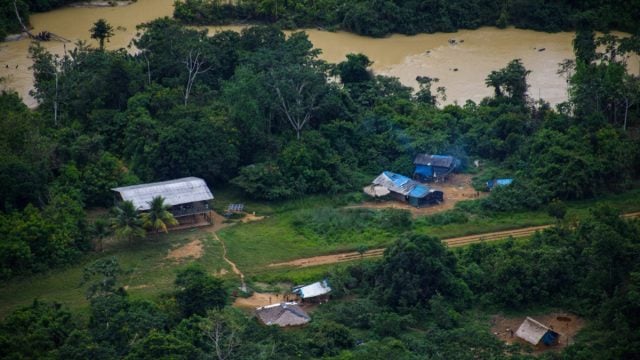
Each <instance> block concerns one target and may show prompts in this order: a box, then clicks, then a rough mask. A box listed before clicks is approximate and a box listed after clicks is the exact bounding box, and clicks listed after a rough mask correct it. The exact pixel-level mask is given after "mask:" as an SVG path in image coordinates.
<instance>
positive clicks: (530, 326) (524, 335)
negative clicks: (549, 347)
mask: <svg viewBox="0 0 640 360" xmlns="http://www.w3.org/2000/svg"><path fill="white" fill-rule="evenodd" d="M547 331H553V330H551V329H549V328H548V327H546V326H544V325H542V324H541V323H540V322H538V321H536V320H534V319H532V318H530V317H528V316H527V318H526V319H525V320H524V321H523V322H522V324H521V325H520V327H519V328H518V331H516V336H517V337H519V338H521V339H523V340H525V341H527V342H529V343H531V344H533V345H538V343H539V342H540V340H541V339H542V337H543V336H544V335H545V334H546V333H547Z"/></svg>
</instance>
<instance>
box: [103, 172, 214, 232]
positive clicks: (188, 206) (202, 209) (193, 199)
mask: <svg viewBox="0 0 640 360" xmlns="http://www.w3.org/2000/svg"><path fill="white" fill-rule="evenodd" d="M111 190H113V191H115V192H116V194H117V195H116V196H117V200H119V201H131V202H132V203H133V205H134V206H135V208H136V209H137V210H138V211H139V212H144V211H147V210H149V204H150V203H151V200H153V198H155V197H158V196H161V197H162V198H163V199H164V203H165V204H167V205H170V206H171V208H170V209H169V211H170V212H171V213H172V214H173V216H174V217H175V218H176V220H178V222H179V224H180V225H188V224H197V223H199V222H201V221H202V220H205V221H206V222H208V223H211V222H212V221H213V220H212V217H211V209H210V206H209V202H210V201H211V200H213V194H211V190H209V187H208V186H207V184H206V183H205V181H204V180H202V179H200V178H197V177H186V178H182V179H175V180H169V181H162V182H155V183H148V184H139V185H132V186H124V187H117V188H113V189H111Z"/></svg>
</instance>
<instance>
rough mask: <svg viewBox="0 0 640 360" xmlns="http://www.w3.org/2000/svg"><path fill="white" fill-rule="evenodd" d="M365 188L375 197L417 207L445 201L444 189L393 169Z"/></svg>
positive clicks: (368, 193)
mask: <svg viewBox="0 0 640 360" xmlns="http://www.w3.org/2000/svg"><path fill="white" fill-rule="evenodd" d="M363 190H364V192H365V193H366V194H367V195H369V196H372V197H374V198H387V197H390V198H393V199H395V200H398V201H402V202H406V203H409V204H410V205H412V206H415V207H423V206H427V205H435V204H439V203H441V202H443V201H444V193H443V192H442V191H440V190H436V189H433V188H431V187H429V186H427V185H424V184H420V183H419V182H417V181H415V180H412V179H410V178H408V177H406V176H404V175H400V174H396V173H392V172H391V171H384V172H382V174H380V175H378V177H376V178H375V179H374V180H373V181H372V183H371V185H369V186H366V187H365V188H364V189H363Z"/></svg>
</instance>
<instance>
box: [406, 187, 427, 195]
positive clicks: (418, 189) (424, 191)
mask: <svg viewBox="0 0 640 360" xmlns="http://www.w3.org/2000/svg"><path fill="white" fill-rule="evenodd" d="M428 193H429V188H428V187H426V186H422V185H417V186H416V187H414V188H413V190H411V192H410V193H409V196H411V197H414V198H422V197H425V196H426V195H427V194H428Z"/></svg>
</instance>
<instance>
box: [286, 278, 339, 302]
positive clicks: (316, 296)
mask: <svg viewBox="0 0 640 360" xmlns="http://www.w3.org/2000/svg"><path fill="white" fill-rule="evenodd" d="M331 290H332V289H331V286H329V282H328V281H327V280H326V279H325V280H322V281H317V282H314V283H313V284H309V285H299V286H294V287H293V288H292V289H291V292H292V293H293V294H295V295H297V296H298V297H299V298H300V301H302V302H311V303H323V302H327V301H329V293H330V292H331Z"/></svg>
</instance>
